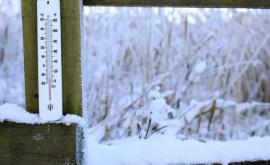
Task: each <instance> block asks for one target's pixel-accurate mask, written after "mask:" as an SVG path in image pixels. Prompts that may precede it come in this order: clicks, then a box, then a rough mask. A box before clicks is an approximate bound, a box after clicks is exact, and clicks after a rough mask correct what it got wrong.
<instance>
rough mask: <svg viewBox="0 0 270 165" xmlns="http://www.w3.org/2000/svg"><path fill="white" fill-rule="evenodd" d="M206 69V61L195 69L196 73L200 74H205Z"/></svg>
mask: <svg viewBox="0 0 270 165" xmlns="http://www.w3.org/2000/svg"><path fill="white" fill-rule="evenodd" d="M205 69H206V62H205V61H201V62H199V63H198V64H196V65H195V67H194V71H195V72H197V73H198V74H201V73H203V72H204V71H205Z"/></svg>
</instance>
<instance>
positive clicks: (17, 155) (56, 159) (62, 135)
mask: <svg viewBox="0 0 270 165" xmlns="http://www.w3.org/2000/svg"><path fill="white" fill-rule="evenodd" d="M0 132H1V134H0V164H5V165H9V164H20V165H29V164H39V165H43V164H44V165H45V164H59V165H60V164H61V165H62V164H77V163H76V125H74V124H73V125H70V126H66V125H63V124H36V125H28V124H16V123H0ZM78 149H79V148H78ZM78 161H80V160H78ZM78 164H80V162H78Z"/></svg>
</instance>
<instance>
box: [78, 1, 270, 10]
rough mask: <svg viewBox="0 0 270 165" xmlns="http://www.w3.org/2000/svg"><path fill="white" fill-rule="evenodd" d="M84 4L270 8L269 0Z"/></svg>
mask: <svg viewBox="0 0 270 165" xmlns="http://www.w3.org/2000/svg"><path fill="white" fill-rule="evenodd" d="M83 3H84V5H89V6H150V7H151V6H157V7H165V6H170V7H196V8H270V1H269V0H84V1H83Z"/></svg>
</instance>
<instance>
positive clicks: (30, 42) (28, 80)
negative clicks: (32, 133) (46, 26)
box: [22, 0, 38, 113]
mask: <svg viewBox="0 0 270 165" xmlns="http://www.w3.org/2000/svg"><path fill="white" fill-rule="evenodd" d="M36 10H37V1H36V0H22V25H23V43H24V78H25V105H26V109H27V111H29V112H33V113H37V112H38V64H37V15H36Z"/></svg>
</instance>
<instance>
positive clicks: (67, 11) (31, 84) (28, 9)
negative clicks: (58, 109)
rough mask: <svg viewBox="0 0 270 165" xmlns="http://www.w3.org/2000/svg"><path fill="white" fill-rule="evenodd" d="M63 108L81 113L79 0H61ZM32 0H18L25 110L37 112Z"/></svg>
mask: <svg viewBox="0 0 270 165" xmlns="http://www.w3.org/2000/svg"><path fill="white" fill-rule="evenodd" d="M60 2H61V26H62V27H61V29H62V65H63V70H62V73H63V110H64V114H68V113H69V114H77V115H81V113H82V106H81V105H82V101H81V100H82V91H81V61H80V60H81V12H80V7H81V5H82V4H81V1H80V0H61V1H60ZM36 4H37V3H36V0H22V20H23V21H22V23H23V42H24V72H25V104H26V110H27V111H29V112H33V113H38V66H37V63H38V62H37V14H36Z"/></svg>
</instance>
